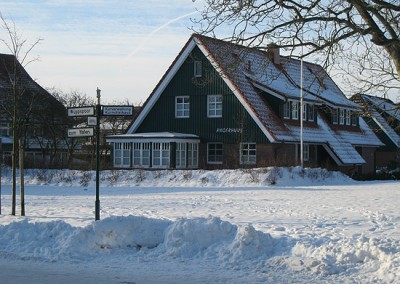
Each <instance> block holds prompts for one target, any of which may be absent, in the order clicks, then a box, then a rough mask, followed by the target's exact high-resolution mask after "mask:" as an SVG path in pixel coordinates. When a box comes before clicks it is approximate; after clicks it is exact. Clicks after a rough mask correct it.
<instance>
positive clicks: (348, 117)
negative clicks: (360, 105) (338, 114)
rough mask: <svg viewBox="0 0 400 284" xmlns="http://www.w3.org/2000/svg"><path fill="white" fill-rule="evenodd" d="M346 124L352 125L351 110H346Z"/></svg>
mask: <svg viewBox="0 0 400 284" xmlns="http://www.w3.org/2000/svg"><path fill="white" fill-rule="evenodd" d="M346 125H351V111H350V110H346Z"/></svg>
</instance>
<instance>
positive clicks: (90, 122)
mask: <svg viewBox="0 0 400 284" xmlns="http://www.w3.org/2000/svg"><path fill="white" fill-rule="evenodd" d="M87 125H89V126H96V125H97V117H95V116H88V118H87Z"/></svg>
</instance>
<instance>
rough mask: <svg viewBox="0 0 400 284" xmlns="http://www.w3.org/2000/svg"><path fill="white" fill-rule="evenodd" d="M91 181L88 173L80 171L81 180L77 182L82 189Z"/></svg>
mask: <svg viewBox="0 0 400 284" xmlns="http://www.w3.org/2000/svg"><path fill="white" fill-rule="evenodd" d="M91 180H92V173H91V172H88V171H82V175H81V180H80V181H79V184H80V185H81V186H83V187H87V186H88V185H89V182H90V181H91Z"/></svg>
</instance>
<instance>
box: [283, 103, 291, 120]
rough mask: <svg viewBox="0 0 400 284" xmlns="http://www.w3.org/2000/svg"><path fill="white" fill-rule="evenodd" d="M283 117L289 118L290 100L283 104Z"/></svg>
mask: <svg viewBox="0 0 400 284" xmlns="http://www.w3.org/2000/svg"><path fill="white" fill-rule="evenodd" d="M283 118H285V119H290V102H285V103H284V104H283Z"/></svg>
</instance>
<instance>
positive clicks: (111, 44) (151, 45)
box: [0, 0, 202, 103]
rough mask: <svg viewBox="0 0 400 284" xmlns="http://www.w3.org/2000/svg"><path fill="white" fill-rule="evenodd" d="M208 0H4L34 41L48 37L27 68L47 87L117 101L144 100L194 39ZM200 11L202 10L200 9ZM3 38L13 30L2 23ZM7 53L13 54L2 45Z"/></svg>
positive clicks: (5, 10)
mask: <svg viewBox="0 0 400 284" xmlns="http://www.w3.org/2000/svg"><path fill="white" fill-rule="evenodd" d="M201 8H202V1H199V0H197V1H195V2H193V1H192V0H168V1H165V0H145V1H136V0H135V1H128V0H126V1H123V0H108V1H105V0H103V1H102V0H86V1H83V0H82V1H77V0H69V1H67V0H54V1H50V0H49V1H44V0H38V1H15V0H14V1H4V0H1V1H0V12H1V14H2V15H3V17H4V18H5V19H6V20H8V21H10V20H12V21H13V22H14V23H15V25H16V28H17V29H18V30H19V32H20V34H21V35H22V39H27V41H28V43H33V42H35V41H36V40H37V39H38V38H42V39H43V41H42V42H41V44H40V45H38V46H36V47H35V48H34V49H33V51H32V52H31V53H30V56H29V57H30V58H35V57H36V56H39V57H40V60H39V61H35V62H33V63H30V64H29V65H27V66H26V69H27V71H28V72H29V73H30V75H31V76H32V77H33V78H34V79H35V80H37V82H38V83H39V84H40V85H41V86H43V87H45V88H48V87H56V88H59V89H61V90H62V91H64V92H69V91H71V90H78V91H81V92H84V93H86V94H88V95H93V97H95V96H96V88H97V87H99V88H100V89H101V90H102V93H101V94H102V100H104V101H108V102H112V101H113V100H118V101H123V100H124V99H129V101H130V102H132V103H139V102H143V101H144V100H145V99H146V98H147V97H148V95H149V94H150V93H151V91H152V90H153V88H154V86H155V85H156V84H157V83H158V81H159V80H160V78H161V77H162V75H163V74H164V73H165V71H166V70H167V68H168V67H169V65H170V64H171V63H172V61H173V60H174V58H175V57H176V56H177V54H178V53H179V51H180V50H181V48H182V47H183V45H184V44H185V43H186V41H187V40H188V39H189V37H190V35H191V34H192V31H191V30H190V29H189V28H190V27H191V26H193V23H192V21H191V19H193V18H196V17H199V15H200V13H198V12H196V11H197V10H201ZM196 9H197V10H196ZM0 36H1V38H4V37H5V36H7V35H6V34H5V31H4V29H2V30H1V31H0ZM0 52H1V53H9V52H8V51H7V49H6V48H5V46H4V45H0Z"/></svg>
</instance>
